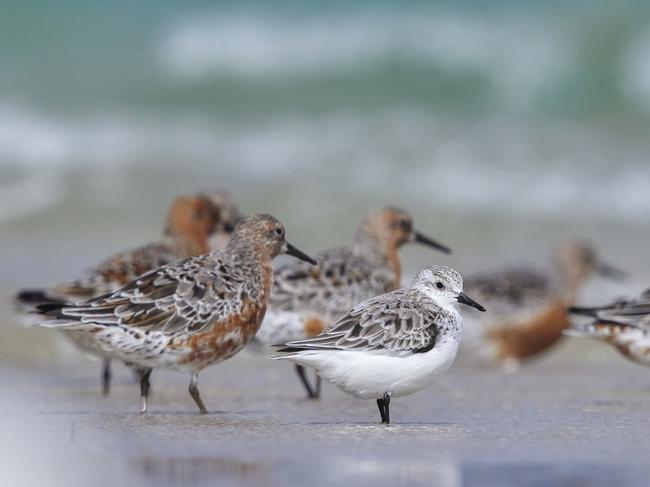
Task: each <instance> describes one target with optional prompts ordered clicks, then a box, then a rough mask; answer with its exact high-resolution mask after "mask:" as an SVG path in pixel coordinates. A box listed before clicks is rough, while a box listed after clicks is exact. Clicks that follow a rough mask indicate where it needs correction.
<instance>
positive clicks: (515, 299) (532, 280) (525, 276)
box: [463, 268, 562, 327]
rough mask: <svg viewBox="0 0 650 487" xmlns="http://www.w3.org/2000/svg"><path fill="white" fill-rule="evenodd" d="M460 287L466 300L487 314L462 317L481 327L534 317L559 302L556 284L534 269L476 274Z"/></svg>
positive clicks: (473, 313) (467, 311)
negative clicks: (478, 323) (479, 306)
mask: <svg viewBox="0 0 650 487" xmlns="http://www.w3.org/2000/svg"><path fill="white" fill-rule="evenodd" d="M463 287H464V290H465V292H466V293H467V295H468V296H472V298H474V299H476V300H477V301H478V302H479V303H481V304H484V305H485V306H486V307H487V308H488V309H489V310H490V312H489V313H485V315H483V314H482V313H479V312H478V311H476V312H475V311H474V310H464V314H467V315H468V316H470V317H474V316H475V317H476V318H477V319H480V320H481V322H482V323H483V324H484V325H485V324H488V323H494V324H495V326H499V327H503V326H508V324H509V323H516V322H519V321H522V320H526V319H528V318H530V317H532V316H536V315H538V314H539V313H542V312H544V311H546V310H547V309H548V306H549V305H550V304H552V303H556V302H559V301H560V300H561V299H562V298H561V293H560V292H559V288H558V287H557V284H556V283H555V282H553V281H552V279H551V278H550V277H549V276H547V275H546V274H544V273H543V272H540V271H536V270H534V269H522V268H511V269H505V270H503V271H501V272H490V273H485V274H475V275H473V276H469V277H467V278H466V279H465V283H464V286H463ZM486 326H487V325H486Z"/></svg>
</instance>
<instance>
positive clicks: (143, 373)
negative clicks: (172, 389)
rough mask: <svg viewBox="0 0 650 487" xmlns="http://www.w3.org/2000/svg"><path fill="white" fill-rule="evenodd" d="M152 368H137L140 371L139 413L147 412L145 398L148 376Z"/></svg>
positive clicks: (147, 392) (146, 395)
mask: <svg viewBox="0 0 650 487" xmlns="http://www.w3.org/2000/svg"><path fill="white" fill-rule="evenodd" d="M152 370H153V369H149V368H139V369H138V371H139V372H140V413H142V414H144V413H146V412H147V398H148V397H149V385H150V384H149V376H150V375H151V371H152Z"/></svg>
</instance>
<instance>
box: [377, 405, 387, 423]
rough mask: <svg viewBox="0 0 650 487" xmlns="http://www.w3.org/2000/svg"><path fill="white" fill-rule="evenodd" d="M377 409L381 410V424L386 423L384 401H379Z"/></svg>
mask: <svg viewBox="0 0 650 487" xmlns="http://www.w3.org/2000/svg"><path fill="white" fill-rule="evenodd" d="M377 407H378V408H379V415H380V416H381V423H382V424H384V423H385V422H386V411H385V410H384V400H383V399H377Z"/></svg>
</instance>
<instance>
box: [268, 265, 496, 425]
mask: <svg viewBox="0 0 650 487" xmlns="http://www.w3.org/2000/svg"><path fill="white" fill-rule="evenodd" d="M459 302H460V303H464V304H468V305H470V306H474V307H476V308H478V309H480V310H482V311H485V308H483V307H482V306H481V305H480V304H478V303H476V302H475V301H473V300H472V299H470V298H469V297H468V296H467V295H465V293H464V292H463V281H462V278H461V277H460V275H459V274H458V273H457V272H456V271H455V270H454V269H452V268H451V267H446V266H432V267H428V268H426V269H423V270H422V271H420V272H419V273H418V274H417V276H416V277H415V278H414V279H413V282H412V283H411V286H410V287H408V288H403V289H399V290H396V291H392V292H390V293H385V294H382V295H379V296H375V297H373V298H370V299H368V300H366V301H363V302H362V303H360V304H358V305H357V306H355V307H354V308H352V309H351V310H349V311H348V312H347V313H346V314H345V315H344V316H342V317H341V318H339V320H338V321H336V323H334V324H333V325H332V326H331V327H329V328H327V329H326V330H325V331H323V332H322V333H321V334H320V335H318V336H316V337H314V338H307V339H304V340H296V341H292V342H289V343H287V344H286V345H285V346H284V348H281V349H280V350H278V352H279V353H280V355H279V356H277V357H275V358H276V359H287V360H291V361H293V362H295V363H297V364H300V365H302V366H307V367H313V368H314V369H315V370H316V372H317V373H318V375H319V376H321V377H323V379H325V380H327V381H328V382H330V383H332V384H334V385H336V386H338V387H340V388H341V389H342V390H344V391H345V392H347V393H349V394H352V395H354V396H355V397H358V398H361V399H376V400H377V406H378V407H379V411H380V415H381V419H382V422H383V423H389V422H390V413H389V404H390V399H391V397H400V396H405V395H408V394H411V393H413V392H416V391H418V390H420V389H423V388H425V387H427V386H429V385H430V384H431V383H432V382H433V381H434V380H435V378H436V377H437V376H438V375H440V374H441V373H443V372H445V371H446V370H447V369H448V368H449V367H450V366H451V364H452V363H453V362H454V359H455V358H456V353H457V351H458V345H459V343H460V338H461V334H462V326H463V322H462V318H461V316H460V314H459V313H458V310H457V309H456V304H457V303H459Z"/></svg>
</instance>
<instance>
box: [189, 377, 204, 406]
mask: <svg viewBox="0 0 650 487" xmlns="http://www.w3.org/2000/svg"><path fill="white" fill-rule="evenodd" d="M198 382H199V373H198V372H194V373H193V374H192V380H191V381H190V396H192V399H194V402H195V403H196V405H197V406H198V407H199V411H200V412H201V414H208V410H207V409H205V406H204V404H203V401H202V400H201V395H200V394H199V386H198Z"/></svg>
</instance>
